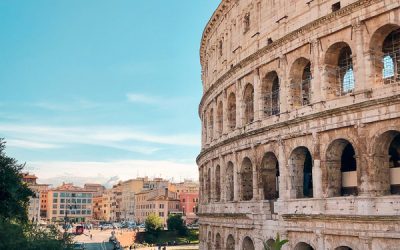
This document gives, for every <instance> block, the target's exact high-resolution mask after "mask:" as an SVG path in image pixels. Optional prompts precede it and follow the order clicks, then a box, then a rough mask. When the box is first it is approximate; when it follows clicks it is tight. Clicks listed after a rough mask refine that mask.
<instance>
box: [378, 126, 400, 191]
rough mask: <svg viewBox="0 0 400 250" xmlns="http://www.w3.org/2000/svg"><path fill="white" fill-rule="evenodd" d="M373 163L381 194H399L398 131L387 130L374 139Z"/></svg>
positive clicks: (399, 133) (399, 147)
mask: <svg viewBox="0 0 400 250" xmlns="http://www.w3.org/2000/svg"><path fill="white" fill-rule="evenodd" d="M373 164H374V169H376V174H375V177H376V178H377V181H378V185H379V187H378V190H381V191H382V193H383V194H400V131H398V130H389V131H386V132H384V133H383V134H381V135H379V137H378V138H377V139H376V141H375V145H374V151H373Z"/></svg>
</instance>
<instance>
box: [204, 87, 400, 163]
mask: <svg viewBox="0 0 400 250" xmlns="http://www.w3.org/2000/svg"><path fill="white" fill-rule="evenodd" d="M399 102H400V94H397V95H393V96H389V97H385V98H380V99H375V100H367V101H364V102H359V103H355V104H352V105H349V106H344V107H339V108H334V109H330V110H323V111H318V112H316V113H313V114H310V115H305V116H301V117H297V118H294V119H291V120H287V121H284V122H280V123H276V124H272V125H269V126H266V127H262V128H258V129H254V130H251V131H248V132H246V133H243V134H239V135H236V136H233V137H230V138H228V139H226V140H224V141H221V142H219V143H217V144H215V145H213V146H211V147H209V148H207V149H204V150H203V151H201V152H200V154H199V155H198V156H197V158H196V162H197V164H199V161H200V158H201V157H203V156H204V155H205V154H207V153H209V152H211V151H213V150H215V149H216V148H219V147H222V146H226V145H227V144H230V143H233V142H235V141H238V140H240V139H242V138H247V137H250V136H254V135H258V134H262V133H264V132H266V131H269V130H274V129H279V128H283V127H287V126H290V125H296V124H299V123H301V122H305V121H310V120H313V119H317V118H319V119H323V118H327V117H330V116H333V115H336V114H338V113H341V112H349V111H350V112H351V111H355V110H359V109H363V108H368V107H372V106H376V105H380V104H386V103H390V104H394V103H399Z"/></svg>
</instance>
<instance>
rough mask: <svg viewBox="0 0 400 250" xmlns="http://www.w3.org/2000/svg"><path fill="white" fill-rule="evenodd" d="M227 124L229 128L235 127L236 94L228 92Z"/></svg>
mask: <svg viewBox="0 0 400 250" xmlns="http://www.w3.org/2000/svg"><path fill="white" fill-rule="evenodd" d="M228 124H229V128H230V129H231V130H233V129H235V128H236V96H235V94H234V93H230V95H229V97H228Z"/></svg>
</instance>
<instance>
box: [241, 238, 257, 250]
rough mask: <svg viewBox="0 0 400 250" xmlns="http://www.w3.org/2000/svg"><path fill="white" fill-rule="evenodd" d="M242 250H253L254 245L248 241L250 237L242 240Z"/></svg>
mask: <svg viewBox="0 0 400 250" xmlns="http://www.w3.org/2000/svg"><path fill="white" fill-rule="evenodd" d="M242 249H243V250H254V243H253V241H252V240H251V239H250V237H246V238H244V239H243V244H242Z"/></svg>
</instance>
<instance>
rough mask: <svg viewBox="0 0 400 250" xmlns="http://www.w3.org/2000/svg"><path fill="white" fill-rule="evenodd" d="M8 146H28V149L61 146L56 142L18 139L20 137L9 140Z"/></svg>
mask: <svg viewBox="0 0 400 250" xmlns="http://www.w3.org/2000/svg"><path fill="white" fill-rule="evenodd" d="M7 146H10V147H15V148H27V149H52V148H60V146H59V145H56V144H50V143H41V142H35V141H27V140H18V139H10V140H7Z"/></svg>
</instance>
